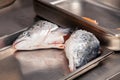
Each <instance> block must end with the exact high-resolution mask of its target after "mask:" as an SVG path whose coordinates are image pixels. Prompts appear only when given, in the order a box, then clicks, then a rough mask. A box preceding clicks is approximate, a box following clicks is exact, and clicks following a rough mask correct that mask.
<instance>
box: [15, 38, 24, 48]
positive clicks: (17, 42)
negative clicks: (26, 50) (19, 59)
mask: <svg viewBox="0 0 120 80" xmlns="http://www.w3.org/2000/svg"><path fill="white" fill-rule="evenodd" d="M22 41H25V39H24V40H20V41H16V42H15V43H13V48H15V49H16V47H15V46H16V45H17V44H19V43H20V42H22Z"/></svg>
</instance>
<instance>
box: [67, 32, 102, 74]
mask: <svg viewBox="0 0 120 80" xmlns="http://www.w3.org/2000/svg"><path fill="white" fill-rule="evenodd" d="M99 48H100V42H99V40H98V39H97V38H96V37H95V36H94V35H93V34H92V33H90V32H87V31H85V30H77V31H75V32H74V33H73V34H72V35H71V36H70V38H69V39H68V40H67V41H66V42H65V52H66V57H67V59H68V61H69V69H70V71H71V72H72V71H75V70H76V69H77V68H80V67H81V66H83V65H85V64H87V63H88V62H89V61H91V60H93V59H95V58H96V57H97V56H98V55H99Z"/></svg>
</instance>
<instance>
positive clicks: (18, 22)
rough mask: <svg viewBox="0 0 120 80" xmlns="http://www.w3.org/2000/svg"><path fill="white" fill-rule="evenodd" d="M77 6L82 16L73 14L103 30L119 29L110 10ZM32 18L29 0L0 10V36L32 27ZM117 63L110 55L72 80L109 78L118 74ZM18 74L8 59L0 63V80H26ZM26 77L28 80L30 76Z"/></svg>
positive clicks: (119, 56) (117, 18)
mask: <svg viewBox="0 0 120 80" xmlns="http://www.w3.org/2000/svg"><path fill="white" fill-rule="evenodd" d="M46 1H54V0H46ZM70 5H71V4H68V5H64V6H62V7H61V8H63V7H69V6H70ZM75 5H77V3H76V4H73V5H71V7H69V9H68V10H70V9H74V8H75ZM58 6H59V5H58ZM80 6H84V12H82V13H81V12H79V11H77V10H74V11H75V12H76V13H77V14H81V16H86V17H90V18H92V19H95V20H97V21H98V22H99V24H100V25H101V26H103V27H108V28H115V27H118V26H119V25H120V23H119V21H120V15H119V14H118V13H116V12H111V11H110V10H106V9H104V8H101V7H98V6H97V7H96V6H95V5H93V4H89V3H88V2H84V5H83V4H81V5H79V7H80ZM80 10H82V9H80ZM34 17H35V13H34V9H33V5H32V0H16V2H15V3H14V4H13V5H11V6H9V7H6V8H3V9H1V10H0V36H1V37H2V36H4V35H8V34H10V33H13V32H16V31H18V30H20V29H23V28H25V27H28V26H30V25H32V23H33V21H34ZM119 61H120V52H116V54H113V55H111V56H110V57H109V58H108V59H106V60H105V61H103V62H102V63H101V64H100V65H99V66H97V67H96V68H94V69H92V70H91V71H89V72H87V73H85V74H84V75H82V76H80V77H79V78H77V79H76V80H106V79H107V78H109V77H111V76H112V75H113V74H115V73H117V72H120V62H119ZM18 73H21V71H20V69H19V64H18V62H17V61H16V59H15V58H14V57H13V56H12V55H11V56H8V57H7V58H5V59H3V60H0V80H26V79H24V77H23V76H22V73H21V74H18ZM37 76H39V75H37ZM27 77H28V78H29V77H30V76H27ZM29 79H30V78H29ZM31 80H32V79H31ZM114 80H115V79H114Z"/></svg>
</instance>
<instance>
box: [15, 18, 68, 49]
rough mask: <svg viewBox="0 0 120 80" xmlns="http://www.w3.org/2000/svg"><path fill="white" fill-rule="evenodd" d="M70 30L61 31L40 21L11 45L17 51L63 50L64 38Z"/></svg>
mask: <svg viewBox="0 0 120 80" xmlns="http://www.w3.org/2000/svg"><path fill="white" fill-rule="evenodd" d="M69 30H70V29H68V28H67V29H63V28H60V27H58V26H57V25H56V24H53V23H51V22H48V21H44V20H40V21H38V22H36V23H35V24H34V25H33V26H32V27H31V28H29V29H28V30H26V31H24V32H23V33H22V34H21V35H20V36H19V37H18V38H17V39H16V41H15V42H14V43H13V47H14V48H15V49H17V50H34V49H44V48H59V49H63V48H64V36H66V35H67V34H68V33H69Z"/></svg>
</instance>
